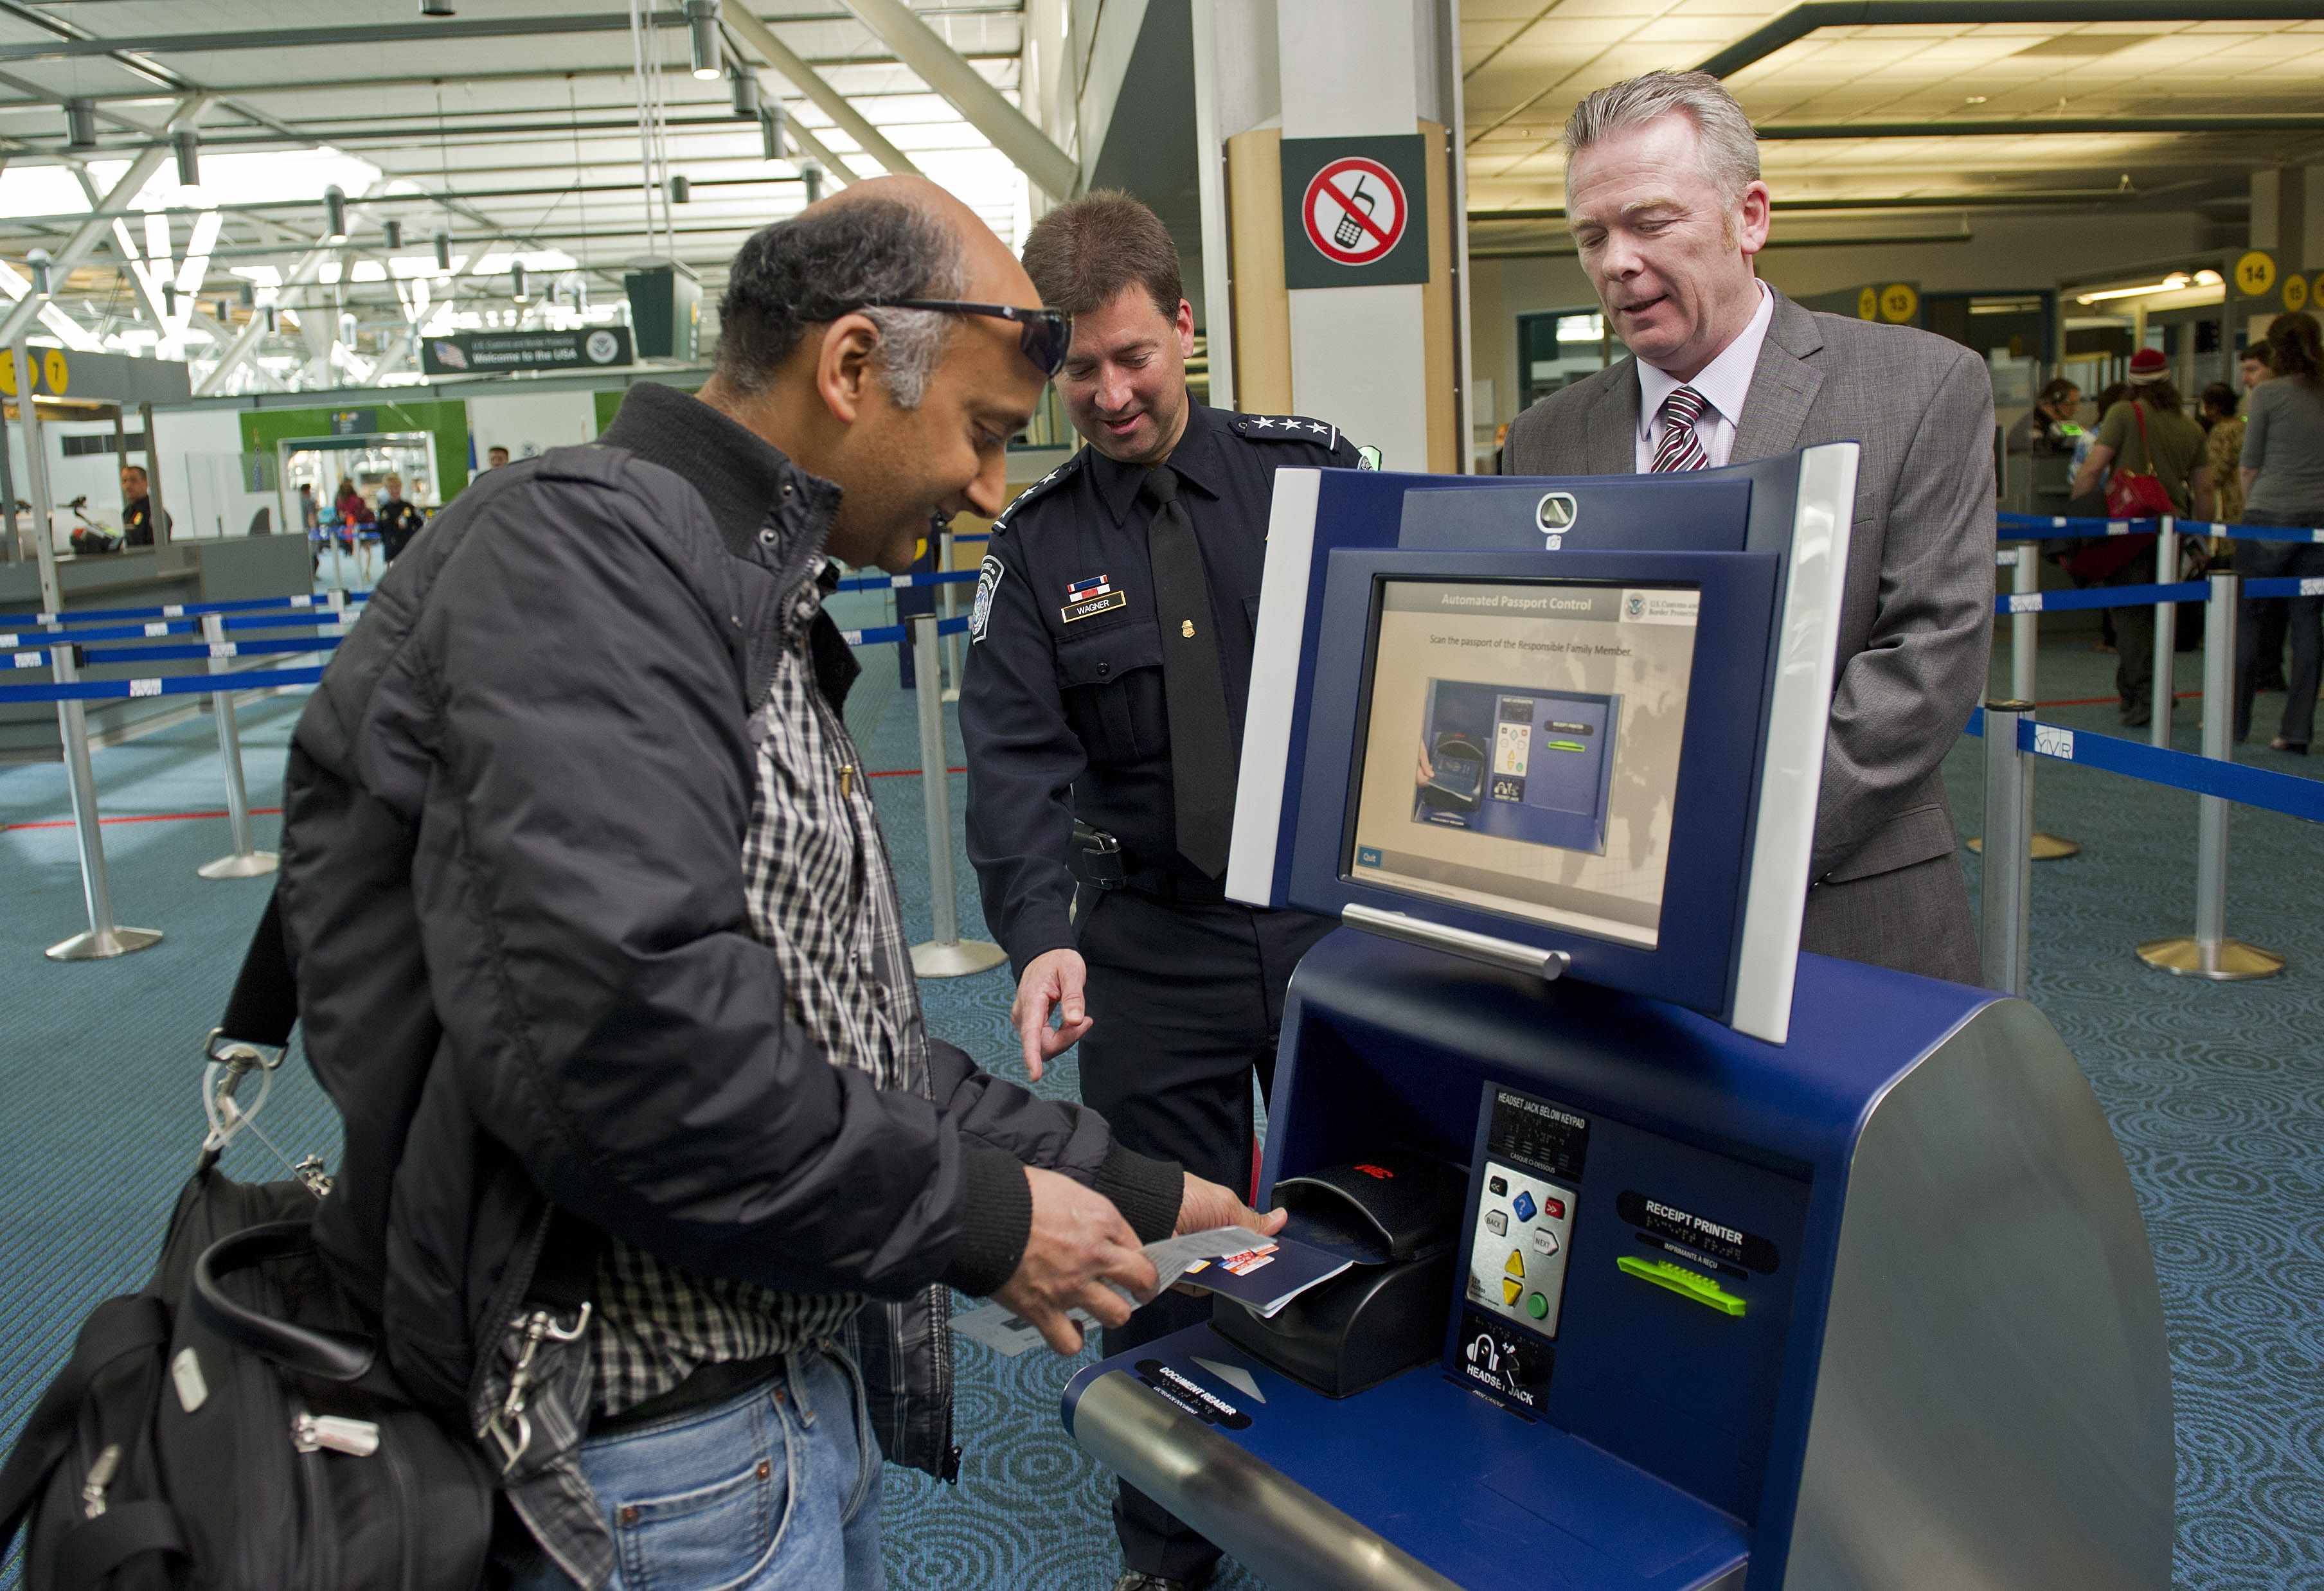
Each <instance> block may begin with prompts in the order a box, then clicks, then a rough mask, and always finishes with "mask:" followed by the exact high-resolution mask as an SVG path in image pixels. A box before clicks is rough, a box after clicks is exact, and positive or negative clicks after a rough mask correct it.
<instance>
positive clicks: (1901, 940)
mask: <svg viewBox="0 0 2324 1591" xmlns="http://www.w3.org/2000/svg"><path fill="white" fill-rule="evenodd" d="M1565 137H1566V182H1565V194H1566V199H1565V204H1566V224H1567V225H1568V227H1569V228H1570V229H1571V230H1572V234H1573V236H1574V240H1575V242H1576V243H1577V244H1579V245H1580V247H1581V254H1582V265H1583V267H1584V268H1585V269H1586V270H1587V271H1589V272H1590V276H1591V282H1592V283H1593V284H1594V285H1595V286H1596V288H1597V290H1598V297H1599V300H1600V303H1601V304H1602V305H1603V306H1604V308H1605V312H1606V318H1607V321H1608V324H1609V325H1610V326H1612V327H1613V329H1614V332H1615V335H1616V336H1619V337H1620V338H1621V339H1622V341H1623V343H1624V345H1627V346H1628V348H1629V350H1630V352H1631V354H1632V355H1633V357H1632V358H1630V359H1628V360H1625V361H1624V362H1623V363H1620V364H1618V365H1616V366H1614V367H1613V368H1612V369H1610V370H1607V371H1601V372H1599V373H1598V374H1597V375H1594V376H1591V377H1590V378H1589V379H1587V380H1585V381H1582V382H1575V383H1574V384H1573V385H1572V386H1570V387H1567V388H1565V389H1564V390H1563V391H1558V392H1555V393H1553V394H1551V395H1550V396H1549V397H1547V398H1545V399H1544V400H1541V401H1540V402H1539V403H1536V404H1535V405H1534V406H1533V407H1532V408H1531V409H1527V410H1526V412H1525V413H1524V414H1522V415H1520V416H1518V417H1517V421H1516V423H1515V424H1513V425H1512V426H1510V428H1509V437H1508V451H1507V454H1506V462H1505V464H1504V466H1503V467H1504V468H1505V469H1506V470H1507V472H1508V473H1509V474H1526V475H1593V474H1595V475H1608V474H1632V473H1636V474H1646V473H1647V472H1649V471H1666V470H1688V469H1703V468H1708V467H1713V466H1717V465H1720V464H1748V463H1750V462H1752V461H1754V460H1757V459H1763V458H1768V457H1772V456H1774V455H1777V454H1783V453H1788V452H1791V451H1792V450H1793V449H1794V448H1799V447H1805V446H1812V445H1813V444H1816V443H1820V442H1841V441H1854V442H1859V443H1861V444H1862V445H1863V454H1862V457H1861V461H1860V463H1859V464H1858V471H1857V477H1856V508H1855V527H1854V530H1853V532H1852V534H1851V536H1850V538H1849V567H1848V589H1847V596H1846V601H1845V605H1844V606H1843V608H1842V610H1841V613H1840V649H1839V659H1838V668H1837V670H1836V673H1835V676H1834V678H1835V689H1834V692H1833V696H1832V706H1831V738H1830V739H1829V740H1828V741H1827V742H1826V744H1825V749H1824V765H1823V790H1822V796H1821V801H1820V802H1819V804H1818V806H1817V810H1816V826H1815V851H1814V858H1813V861H1812V871H1811V873H1810V875H1809V876H1810V877H1811V878H1812V879H1813V880H1814V882H1813V883H1812V886H1811V887H1810V889H1809V894H1808V904H1807V920H1806V925H1805V927H1804V929H1803V933H1802V936H1801V948H1803V949H1804V950H1812V951H1818V952H1822V953H1823V954H1826V955H1834V956H1845V957H1848V958H1849V959H1850V960H1853V961H1870V962H1873V963H1875V964H1876V965H1879V966H1884V967H1895V968H1898V969H1901V970H1904V971H1908V972H1921V973H1926V974H1928V975H1930V976H1932V977H1937V978H1950V979H1954V980H1956V981H1958V982H1962V983H1974V982H1976V981H1977V980H1978V948H1977V935H1976V932H1975V930H1974V929H1973V927H1972V926H1971V924H1970V921H1969V893H1968V889H1967V887H1966V886H1965V884H1964V882H1963V880H1962V877H1961V869H1960V862H1959V860H1957V859H1956V858H1955V856H1954V851H1955V847H1956V846H1957V844H1958V843H1959V842H1958V841H1957V840H1956V838H1955V836H1954V833H1953V820H1952V814H1951V812H1950V809H1948V807H1947V806H1946V805H1945V791H1944V782H1943V778H1942V776H1941V772H1940V770H1939V764H1941V762H1942V761H1943V760H1944V756H1945V753H1946V751H1947V750H1950V748H1951V747H1952V744H1953V742H1954V740H1956V739H1957V738H1958V737H1959V736H1960V732H1961V726H1962V724H1963V723H1964V722H1967V720H1968V718H1969V709H1970V708H1972V707H1974V706H1975V705H1977V703H1978V696H1979V694H1980V693H1981V692H1982V690H1983V688H1984V683H1985V672H1986V661H1987V652H1988V648H1989V647H1990V645H1991V635H1992V627H1993V547H1994V530H1995V527H1994V503H1993V451H1992V450H1993V440H1992V438H1993V391H1992V385H1991V382H1989V380H1988V379H1987V375H1986V369H1985V364H1984V362H1983V361H1981V360H1979V359H1978V357H1977V355H1976V354H1972V353H1970V352H1969V350H1968V349H1966V348H1963V347H1961V346H1960V345H1957V344H1954V343H1950V342H1947V341H1946V340H1944V339H1943V338H1941V337H1936V336H1930V335H1929V334H1927V333H1925V332H1921V331H1915V330H1912V329H1910V328H1907V327H1904V326H1881V325H1877V324H1874V323H1871V322H1867V321H1861V320H1850V319H1847V318H1845V317H1840V316H1836V315H1819V314H1813V313H1811V312H1810V311H1808V310H1805V309H1803V308H1800V307H1799V306H1798V305H1796V304H1794V303H1793V302H1792V301H1791V300H1790V299H1786V298H1784V296H1783V295H1782V294H1781V293H1778V292H1776V291H1775V290H1772V289H1770V288H1768V287H1766V285H1765V284H1764V283H1762V282H1761V281H1760V280H1758V278H1757V276H1756V275H1755V274H1754V272H1753V271H1752V257H1753V256H1754V255H1756V254H1757V253H1758V252H1759V251H1760V249H1762V248H1763V247H1765V246H1766V241H1767V227H1768V207H1769V206H1768V195H1767V186H1766V183H1764V182H1762V181H1761V180H1760V179H1759V155H1758V145H1757V139H1756V137H1755V136H1754V134H1753V133H1752V130H1751V124H1750V121H1749V119H1748V118H1747V117H1746V116H1745V115H1744V114H1743V111H1742V107H1741V106H1738V105H1737V104H1736V103H1735V101H1734V99H1733V98H1732V97H1729V94H1728V92H1727V90H1726V89H1725V88H1723V87H1720V84H1719V82H1718V80H1717V79H1716V78H1711V77H1708V76H1705V75H1704V74H1702V73H1700V72H1677V73H1674V72H1651V73H1648V74H1647V75H1646V76H1645V77H1642V78H1632V79H1631V80H1629V81H1628V82H1626V83H1617V84H1614V85H1613V86H1611V87H1606V88H1600V89H1599V90H1598V91H1597V92H1596V93H1594V94H1592V95H1591V96H1590V97H1588V98H1587V99H1585V100H1583V101H1582V103H1581V105H1579V106H1576V107H1575V108H1574V112H1573V115H1572V118H1571V119H1570V120H1569V121H1568V122H1567V123H1566V129H1565Z"/></svg>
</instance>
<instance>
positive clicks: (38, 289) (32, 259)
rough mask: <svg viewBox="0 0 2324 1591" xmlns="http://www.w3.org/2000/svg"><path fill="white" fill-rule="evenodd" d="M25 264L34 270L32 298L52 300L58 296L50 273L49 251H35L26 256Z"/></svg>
mask: <svg viewBox="0 0 2324 1591" xmlns="http://www.w3.org/2000/svg"><path fill="white" fill-rule="evenodd" d="M24 263H25V264H27V265H29V266H31V267H32V297H34V298H36V299H51V298H54V297H55V296H56V284H55V280H54V278H53V277H52V276H51V272H50V262H49V251H48V250H46V249H34V250H33V251H32V253H29V254H27V255H25V256H24Z"/></svg>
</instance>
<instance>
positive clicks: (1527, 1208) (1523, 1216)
mask: <svg viewBox="0 0 2324 1591" xmlns="http://www.w3.org/2000/svg"><path fill="white" fill-rule="evenodd" d="M1509 1208H1510V1209H1514V1210H1516V1211H1517V1219H1519V1220H1521V1221H1529V1220H1531V1219H1533V1218H1534V1213H1535V1211H1536V1210H1538V1209H1540V1208H1541V1207H1540V1206H1539V1205H1537V1204H1535V1202H1534V1201H1533V1195H1532V1194H1531V1193H1519V1194H1518V1195H1517V1201H1516V1202H1515V1203H1514V1204H1512V1205H1510V1206H1509Z"/></svg>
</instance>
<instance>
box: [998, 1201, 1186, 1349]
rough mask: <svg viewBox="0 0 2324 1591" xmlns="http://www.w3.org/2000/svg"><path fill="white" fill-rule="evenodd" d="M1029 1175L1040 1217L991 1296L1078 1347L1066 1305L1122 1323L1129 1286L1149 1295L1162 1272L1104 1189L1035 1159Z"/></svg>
mask: <svg viewBox="0 0 2324 1591" xmlns="http://www.w3.org/2000/svg"><path fill="white" fill-rule="evenodd" d="M1025 1181H1026V1182H1027V1183H1028V1184H1029V1185H1030V1187H1031V1188H1032V1191H1033V1225H1032V1228H1031V1229H1030V1230H1029V1231H1028V1232H1027V1233H1026V1235H1025V1253H1024V1255H1023V1257H1021V1258H1020V1259H1019V1260H1018V1262H1017V1269H1016V1270H1015V1271H1014V1272H1013V1273H1011V1274H1010V1277H1009V1280H1008V1281H1006V1282H1004V1283H1001V1286H1000V1288H999V1289H998V1290H997V1291H996V1292H994V1293H993V1294H992V1297H993V1300H994V1301H995V1302H997V1303H1001V1304H1005V1305H1007V1306H1008V1307H1009V1308H1010V1309H1012V1310H1014V1311H1017V1313H1019V1315H1022V1316H1023V1317H1024V1318H1025V1319H1026V1320H1027V1321H1028V1322H1029V1323H1030V1324H1032V1325H1033V1326H1034V1327H1036V1328H1037V1329H1039V1331H1040V1333H1041V1336H1042V1337H1043V1338H1045V1339H1046V1340H1047V1343H1048V1345H1049V1346H1050V1347H1053V1348H1055V1349H1056V1351H1057V1352H1059V1353H1061V1354H1072V1353H1078V1352H1080V1351H1081V1346H1082V1329H1081V1327H1080V1326H1079V1325H1078V1324H1076V1323H1075V1322H1074V1321H1073V1320H1069V1319H1068V1318H1067V1316H1066V1311H1069V1310H1074V1309H1081V1310H1085V1311H1088V1312H1089V1313H1090V1314H1091V1315H1093V1316H1094V1317H1095V1318H1096V1319H1097V1320H1098V1321H1099V1323H1100V1324H1102V1325H1106V1326H1120V1325H1121V1324H1123V1323H1124V1322H1126V1321H1127V1320H1129V1319H1130V1299H1128V1298H1124V1297H1123V1296H1122V1294H1123V1293H1125V1292H1126V1293H1129V1294H1130V1296H1131V1297H1134V1298H1137V1299H1139V1300H1144V1299H1148V1298H1150V1297H1152V1296H1153V1294H1154V1292H1155V1290H1156V1287H1157V1283H1160V1281H1161V1278H1160V1277H1159V1276H1157V1275H1156V1274H1155V1273H1154V1262H1153V1261H1152V1260H1149V1259H1148V1258H1147V1257H1146V1256H1145V1255H1143V1254H1141V1253H1139V1247H1138V1234H1137V1233H1135V1232H1133V1231H1131V1230H1130V1223H1129V1222H1128V1221H1125V1220H1123V1219H1121V1212H1120V1210H1118V1209H1114V1207H1113V1201H1112V1200H1110V1199H1108V1198H1107V1197H1106V1196H1105V1195H1104V1194H1102V1193H1095V1192H1093V1191H1090V1190H1089V1189H1087V1188H1084V1187H1083V1186H1082V1185H1081V1184H1080V1183H1079V1182H1073V1181H1071V1180H1070V1179H1068V1178H1065V1177H1061V1176H1059V1175H1058V1174H1057V1173H1055V1172H1049V1171H1042V1170H1040V1169H1039V1168H1038V1167H1036V1166H1029V1165H1028V1166H1027V1167H1026V1168H1025ZM1117 1290H1118V1291H1117Z"/></svg>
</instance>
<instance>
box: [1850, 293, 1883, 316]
mask: <svg viewBox="0 0 2324 1591" xmlns="http://www.w3.org/2000/svg"><path fill="white" fill-rule="evenodd" d="M1879 317H1880V290H1879V289H1878V288H1866V289H1865V290H1863V291H1862V292H1860V293H1858V294H1857V295H1856V318H1857V319H1858V320H1877V319H1878V318H1879Z"/></svg>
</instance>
